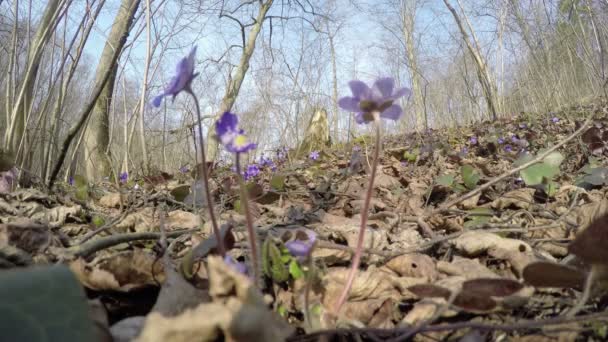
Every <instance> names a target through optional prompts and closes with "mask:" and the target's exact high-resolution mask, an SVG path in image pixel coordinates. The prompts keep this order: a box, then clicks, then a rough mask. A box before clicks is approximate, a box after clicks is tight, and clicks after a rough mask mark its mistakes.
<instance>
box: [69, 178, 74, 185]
mask: <svg viewBox="0 0 608 342" xmlns="http://www.w3.org/2000/svg"><path fill="white" fill-rule="evenodd" d="M68 184H70V185H71V186H74V177H73V176H70V179H68Z"/></svg>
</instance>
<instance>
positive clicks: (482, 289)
mask: <svg viewBox="0 0 608 342" xmlns="http://www.w3.org/2000/svg"><path fill="white" fill-rule="evenodd" d="M523 287H524V286H523V285H522V284H521V283H520V282H518V281H515V280H511V279H504V278H500V279H498V278H478V279H471V280H467V281H465V282H464V283H462V292H463V293H465V292H466V293H475V294H477V295H480V296H486V297H506V296H510V295H512V294H514V293H516V292H518V291H519V290H521V289H522V288H523Z"/></svg>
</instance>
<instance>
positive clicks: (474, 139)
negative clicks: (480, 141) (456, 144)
mask: <svg viewBox="0 0 608 342" xmlns="http://www.w3.org/2000/svg"><path fill="white" fill-rule="evenodd" d="M469 142H470V143H471V145H477V137H476V136H472V137H471V138H470V139H469Z"/></svg>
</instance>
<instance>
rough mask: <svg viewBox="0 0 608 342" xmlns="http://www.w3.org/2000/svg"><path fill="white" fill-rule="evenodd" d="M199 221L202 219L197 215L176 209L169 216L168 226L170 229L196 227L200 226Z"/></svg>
mask: <svg viewBox="0 0 608 342" xmlns="http://www.w3.org/2000/svg"><path fill="white" fill-rule="evenodd" d="M199 223H200V219H199V217H198V216H197V215H195V214H193V213H190V212H187V211H183V210H174V211H171V212H169V214H168V216H167V220H166V228H167V229H168V230H176V229H194V228H198V226H199Z"/></svg>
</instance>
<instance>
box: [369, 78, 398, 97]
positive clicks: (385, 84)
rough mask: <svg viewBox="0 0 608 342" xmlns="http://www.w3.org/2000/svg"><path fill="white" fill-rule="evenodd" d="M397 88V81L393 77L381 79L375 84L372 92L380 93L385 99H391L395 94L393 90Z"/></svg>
mask: <svg viewBox="0 0 608 342" xmlns="http://www.w3.org/2000/svg"><path fill="white" fill-rule="evenodd" d="M394 87H395V80H394V79H393V78H392V77H384V78H379V79H377V80H376V82H374V85H373V86H372V91H374V93H376V92H379V94H380V95H381V96H382V97H383V98H386V97H389V96H391V95H392V94H393V88H394Z"/></svg>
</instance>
